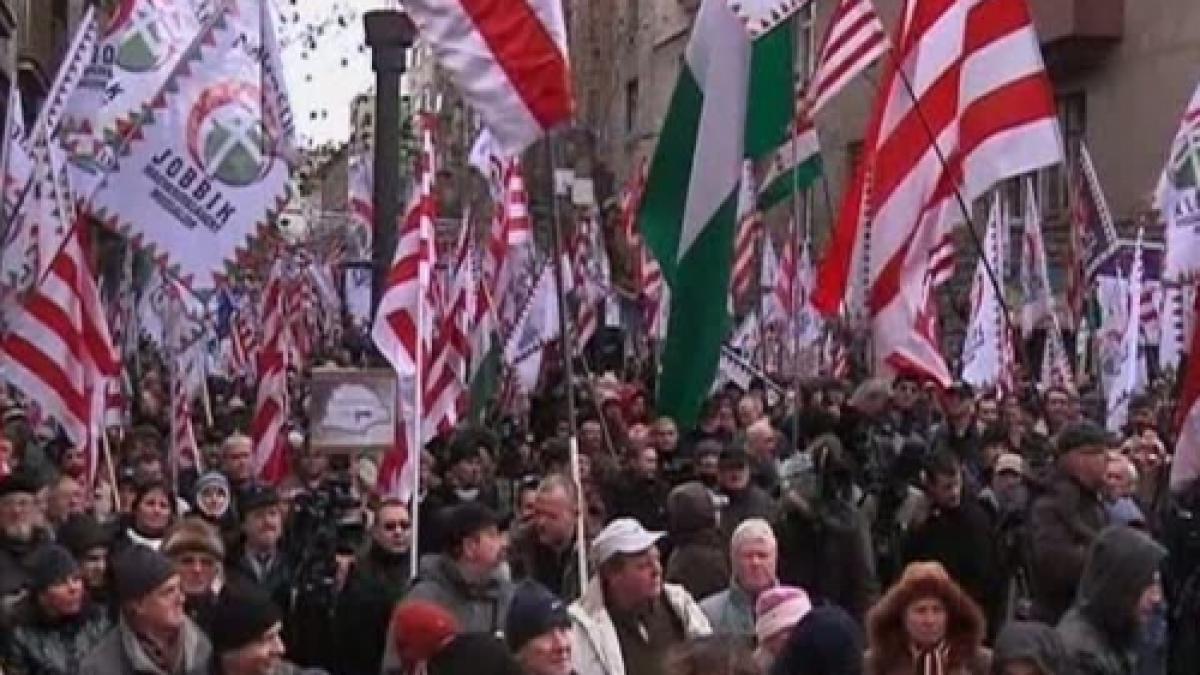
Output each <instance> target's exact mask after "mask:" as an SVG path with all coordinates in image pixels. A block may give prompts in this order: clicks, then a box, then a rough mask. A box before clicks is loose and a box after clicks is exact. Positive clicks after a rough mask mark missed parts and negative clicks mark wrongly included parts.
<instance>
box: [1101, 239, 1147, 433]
mask: <svg viewBox="0 0 1200 675" xmlns="http://www.w3.org/2000/svg"><path fill="white" fill-rule="evenodd" d="M1142 270H1143V267H1142V232H1141V231H1139V232H1138V238H1137V246H1136V248H1135V249H1134V253H1133V266H1132V269H1131V270H1130V272H1129V293H1128V294H1127V296H1126V300H1125V306H1126V313H1127V314H1126V319H1125V329H1124V331H1123V333H1122V335H1121V343H1120V354H1121V365H1120V368H1119V369H1118V371H1117V379H1116V381H1115V382H1114V383H1113V386H1111V387H1109V388H1108V391H1107V405H1106V406H1105V413H1106V414H1105V420H1106V426H1107V428H1108V430H1109V431H1111V432H1113V433H1118V432H1120V431H1121V430H1122V429H1123V428H1124V427H1125V422H1126V421H1127V420H1128V418H1129V402H1130V400H1131V399H1132V398H1133V397H1134V396H1135V395H1136V394H1137V393H1139V392H1140V391H1142V390H1143V389H1144V388H1145V386H1146V368H1145V365H1144V364H1143V363H1142V358H1141V353H1140V351H1139V349H1138V347H1139V345H1140V343H1141V340H1140V337H1141V324H1142V314H1141V311H1140V308H1141V301H1142V277H1143V272H1142Z"/></svg>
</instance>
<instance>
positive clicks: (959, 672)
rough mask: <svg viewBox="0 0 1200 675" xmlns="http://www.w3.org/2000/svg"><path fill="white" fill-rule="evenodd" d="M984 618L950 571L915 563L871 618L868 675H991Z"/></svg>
mask: <svg viewBox="0 0 1200 675" xmlns="http://www.w3.org/2000/svg"><path fill="white" fill-rule="evenodd" d="M986 628H987V626H986V623H985V621H984V618H983V612H982V611H981V610H980V609H979V606H978V605H976V604H975V602H974V601H973V600H972V599H971V597H970V596H969V595H967V593H966V592H965V591H963V589H962V588H961V587H959V585H958V584H956V583H955V582H954V580H953V579H951V578H950V575H948V574H947V573H946V570H945V568H943V567H942V566H941V565H939V564H938V563H935V562H915V563H912V564H910V565H909V566H908V567H906V568H905V569H904V574H903V575H902V576H901V577H900V580H899V581H897V582H896V583H895V584H894V585H893V586H892V587H891V588H890V589H888V592H887V593H886V594H884V596H883V598H881V599H880V600H879V602H878V603H876V604H875V606H874V607H872V608H871V611H870V612H868V613H867V653H866V673H867V675H986V673H987V672H988V670H989V669H990V667H991V658H992V655H991V652H990V651H988V650H987V649H986V648H984V647H983V639H984V635H985V631H986Z"/></svg>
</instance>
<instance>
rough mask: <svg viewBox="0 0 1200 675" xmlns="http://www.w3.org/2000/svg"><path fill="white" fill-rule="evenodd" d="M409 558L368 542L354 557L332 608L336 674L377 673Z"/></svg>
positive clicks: (406, 576)
mask: <svg viewBox="0 0 1200 675" xmlns="http://www.w3.org/2000/svg"><path fill="white" fill-rule="evenodd" d="M409 574H410V567H409V558H408V556H406V555H404V556H397V555H392V554H389V553H387V552H385V551H383V550H381V549H380V548H379V547H377V546H375V545H372V546H371V548H370V549H368V551H367V552H366V553H365V554H363V555H362V557H360V558H359V559H358V561H357V562H356V563H355V564H354V568H353V569H351V570H350V575H349V576H348V577H347V579H346V586H345V588H344V589H342V592H341V594H340V595H339V596H338V600H337V607H336V609H335V610H334V619H333V628H334V645H335V649H336V653H337V654H338V658H337V659H336V661H335V663H336V666H335V668H336V671H337V673H338V675H378V673H379V664H380V662H381V661H382V659H383V652H384V650H385V648H386V647H387V627H388V621H389V620H390V618H391V616H392V608H393V606H395V604H396V603H397V602H398V601H399V600H400V598H402V597H404V592H405V591H406V590H408V586H409Z"/></svg>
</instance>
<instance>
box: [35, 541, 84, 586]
mask: <svg viewBox="0 0 1200 675" xmlns="http://www.w3.org/2000/svg"><path fill="white" fill-rule="evenodd" d="M25 566H26V567H27V568H28V572H29V587H30V590H32V591H33V592H34V593H41V592H42V591H44V590H46V589H47V588H50V587H51V586H53V585H55V584H57V583H61V582H63V581H65V580H66V579H67V578H68V577H70V576H71V575H73V574H78V573H79V563H77V562H75V558H74V556H72V555H71V552H70V551H68V550H67V549H65V548H63V547H62V546H59V545H58V544H46V545H45V546H39V547H38V548H37V549H36V550H34V552H33V553H30V554H29V557H27V558H26V559H25Z"/></svg>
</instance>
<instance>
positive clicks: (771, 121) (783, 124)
mask: <svg viewBox="0 0 1200 675" xmlns="http://www.w3.org/2000/svg"><path fill="white" fill-rule="evenodd" d="M795 20H796V18H795V17H792V18H791V19H788V20H787V21H784V22H783V23H781V24H779V25H778V26H776V27H775V28H773V29H771V32H769V33H767V34H766V35H763V36H762V37H760V38H758V39H757V40H755V41H754V45H753V47H752V49H751V53H750V58H751V64H750V99H749V104H750V107H749V109H748V111H747V114H746V157H749V158H750V159H761V158H763V157H766V156H767V155H769V154H771V153H772V152H774V151H775V149H776V148H778V147H779V146H780V145H782V144H783V143H785V142H787V139H788V134H789V132H790V131H791V128H792V118H793V116H794V114H795V110H796V103H795V102H796V98H795V97H796V73H795V64H796V39H795V35H796V32H795V30H794V28H793V24H794V23H795Z"/></svg>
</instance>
